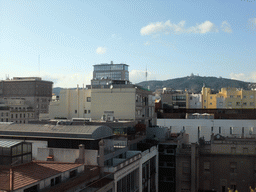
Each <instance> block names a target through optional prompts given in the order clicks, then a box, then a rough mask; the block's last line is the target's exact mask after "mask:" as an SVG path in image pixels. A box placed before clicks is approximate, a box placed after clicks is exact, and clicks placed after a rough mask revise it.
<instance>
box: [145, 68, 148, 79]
mask: <svg viewBox="0 0 256 192" xmlns="http://www.w3.org/2000/svg"><path fill="white" fill-rule="evenodd" d="M145 75H146V82H147V81H148V70H147V65H146V74H145Z"/></svg>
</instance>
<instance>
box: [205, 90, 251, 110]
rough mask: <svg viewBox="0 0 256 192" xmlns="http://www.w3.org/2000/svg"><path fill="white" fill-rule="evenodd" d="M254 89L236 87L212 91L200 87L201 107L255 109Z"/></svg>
mask: <svg viewBox="0 0 256 192" xmlns="http://www.w3.org/2000/svg"><path fill="white" fill-rule="evenodd" d="M255 97H256V91H255V90H243V89H238V88H221V91H219V92H218V93H212V91H211V89H210V88H206V87H203V88H202V108H204V109H216V108H225V109H255V106H256V105H255V102H256V98H255Z"/></svg>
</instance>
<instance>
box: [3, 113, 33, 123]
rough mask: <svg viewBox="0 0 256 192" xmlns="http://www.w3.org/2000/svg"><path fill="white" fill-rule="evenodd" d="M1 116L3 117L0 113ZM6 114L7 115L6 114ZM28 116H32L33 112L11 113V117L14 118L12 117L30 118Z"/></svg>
mask: <svg viewBox="0 0 256 192" xmlns="http://www.w3.org/2000/svg"><path fill="white" fill-rule="evenodd" d="M1 116H2V117H3V115H1ZM6 116H7V117H8V114H6ZM30 117H34V114H33V113H31V114H30V113H27V115H26V113H23V114H22V113H20V114H11V119H14V118H16V119H18V118H30ZM2 119H3V118H2ZM7 120H8V119H7ZM2 122H3V121H2Z"/></svg>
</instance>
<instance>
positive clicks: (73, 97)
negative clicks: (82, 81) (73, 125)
mask: <svg viewBox="0 0 256 192" xmlns="http://www.w3.org/2000/svg"><path fill="white" fill-rule="evenodd" d="M56 118H57V119H61V118H66V119H72V118H88V119H89V118H91V89H85V88H79V87H77V89H63V90H61V91H60V98H59V100H53V101H52V102H51V103H50V106H49V114H47V115H41V116H40V119H56Z"/></svg>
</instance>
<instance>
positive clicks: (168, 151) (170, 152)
mask: <svg viewBox="0 0 256 192" xmlns="http://www.w3.org/2000/svg"><path fill="white" fill-rule="evenodd" d="M166 153H168V154H174V150H173V149H166Z"/></svg>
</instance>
